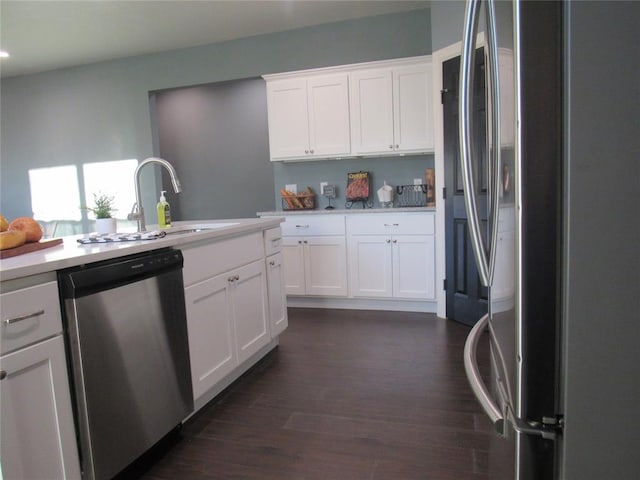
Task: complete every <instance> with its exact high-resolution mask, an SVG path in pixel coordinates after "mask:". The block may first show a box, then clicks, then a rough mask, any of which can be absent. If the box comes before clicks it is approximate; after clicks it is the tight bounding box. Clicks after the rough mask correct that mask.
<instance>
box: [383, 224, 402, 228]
mask: <svg viewBox="0 0 640 480" xmlns="http://www.w3.org/2000/svg"><path fill="white" fill-rule="evenodd" d="M384 226H385V227H399V226H400V224H399V223H385V224H384Z"/></svg>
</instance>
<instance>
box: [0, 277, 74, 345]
mask: <svg viewBox="0 0 640 480" xmlns="http://www.w3.org/2000/svg"><path fill="white" fill-rule="evenodd" d="M0 304H1V305H2V307H1V310H0V311H1V312H2V320H1V321H2V325H1V326H0V329H1V330H0V331H1V337H0V343H1V344H2V347H1V348H2V354H3V355H4V354H5V353H7V352H10V351H13V350H17V349H18V348H22V347H24V346H26V345H29V344H32V343H35V342H38V341H40V340H42V339H45V338H47V337H51V336H53V335H57V334H59V333H61V332H62V319H61V316H60V301H59V299H58V284H57V282H48V283H44V284H42V285H36V286H33V287H29V288H23V289H20V290H15V291H13V292H8V293H3V294H2V295H0Z"/></svg>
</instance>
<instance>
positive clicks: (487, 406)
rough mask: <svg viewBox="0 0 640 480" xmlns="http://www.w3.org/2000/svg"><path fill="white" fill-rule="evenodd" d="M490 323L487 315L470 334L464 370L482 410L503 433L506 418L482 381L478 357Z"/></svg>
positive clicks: (465, 353) (466, 345)
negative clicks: (479, 344)
mask: <svg viewBox="0 0 640 480" xmlns="http://www.w3.org/2000/svg"><path fill="white" fill-rule="evenodd" d="M488 323H489V315H485V316H484V317H482V318H481V319H480V320H479V321H478V323H476V324H475V326H474V327H473V328H472V329H471V332H469V336H468V337H467V340H466V341H465V343H464V370H465V372H466V373H467V380H469V385H471V390H473V394H474V395H475V396H476V398H477V399H478V402H480V405H481V406H482V409H483V410H484V412H485V413H486V414H487V416H488V417H489V419H490V420H491V423H493V425H494V427H495V428H496V430H498V431H499V432H502V431H503V426H504V416H503V415H502V412H501V411H500V409H499V408H498V407H497V406H496V404H495V402H493V400H492V398H491V395H490V394H489V390H488V389H487V387H486V385H485V384H484V382H483V381H482V377H481V376H480V371H479V370H478V361H477V357H476V350H477V348H478V341H479V340H480V336H481V335H482V331H483V330H484V329H485V327H486V326H487V324H488Z"/></svg>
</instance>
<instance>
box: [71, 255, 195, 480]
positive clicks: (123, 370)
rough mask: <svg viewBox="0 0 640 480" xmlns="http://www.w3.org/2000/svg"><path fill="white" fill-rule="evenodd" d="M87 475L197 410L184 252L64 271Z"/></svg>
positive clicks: (131, 455)
mask: <svg viewBox="0 0 640 480" xmlns="http://www.w3.org/2000/svg"><path fill="white" fill-rule="evenodd" d="M59 279H60V285H61V287H62V288H61V292H62V296H63V302H64V310H65V313H64V317H65V333H66V338H67V342H68V347H69V348H68V350H69V354H70V357H71V358H70V365H71V371H72V382H73V385H74V388H73V390H74V394H75V406H76V419H77V426H78V431H79V437H80V438H79V440H80V454H81V463H82V467H83V478H87V479H107V478H112V477H113V476H114V475H116V474H117V473H118V472H120V471H121V470H122V469H124V468H125V467H126V466H127V465H129V464H130V463H131V462H133V461H134V460H135V459H136V458H138V457H139V456H140V455H141V454H142V453H144V452H145V451H146V450H147V449H148V448H149V447H151V446H152V445H154V444H155V443H156V442H157V441H158V440H160V439H161V438H162V437H163V436H164V435H166V434H167V433H169V432H170V431H171V430H172V429H173V428H174V427H176V426H177V425H179V424H180V423H181V421H182V420H183V419H184V418H186V417H187V416H188V415H189V414H190V413H191V412H192V411H193V396H192V388H191V371H190V365H189V349H188V340H187V324H186V314H185V304H184V286H183V280H182V254H181V252H180V251H178V250H162V251H156V252H152V253H149V254H142V255H135V256H131V257H125V258H121V259H117V260H114V261H108V262H102V263H98V264H89V265H87V266H84V267H81V268H77V269H73V270H68V271H64V272H61V273H60V274H59Z"/></svg>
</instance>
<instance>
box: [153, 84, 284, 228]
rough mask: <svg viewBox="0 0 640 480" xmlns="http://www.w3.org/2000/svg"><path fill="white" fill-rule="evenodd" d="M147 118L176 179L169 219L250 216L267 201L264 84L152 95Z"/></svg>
mask: <svg viewBox="0 0 640 480" xmlns="http://www.w3.org/2000/svg"><path fill="white" fill-rule="evenodd" d="M155 114H156V119H157V126H158V141H159V151H160V156H161V157H162V158H170V159H171V160H172V164H173V166H174V167H175V168H176V170H178V171H180V172H181V173H180V182H181V184H182V189H183V191H182V193H180V194H179V195H175V194H174V193H173V191H172V190H171V189H169V190H168V191H167V200H168V201H169V203H170V204H171V211H172V216H173V217H175V218H188V219H192V220H195V219H213V218H241V217H252V216H254V215H255V213H256V210H257V208H259V207H260V206H263V205H270V204H271V203H272V202H273V173H272V168H271V165H270V163H269V162H268V161H265V158H269V132H268V129H267V99H266V93H265V83H264V80H262V79H261V78H254V79H246V80H233V81H229V82H220V83H215V84H210V85H203V86H199V87H189V88H181V89H175V90H170V91H167V92H159V93H157V94H155ZM165 185H169V183H168V182H165Z"/></svg>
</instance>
